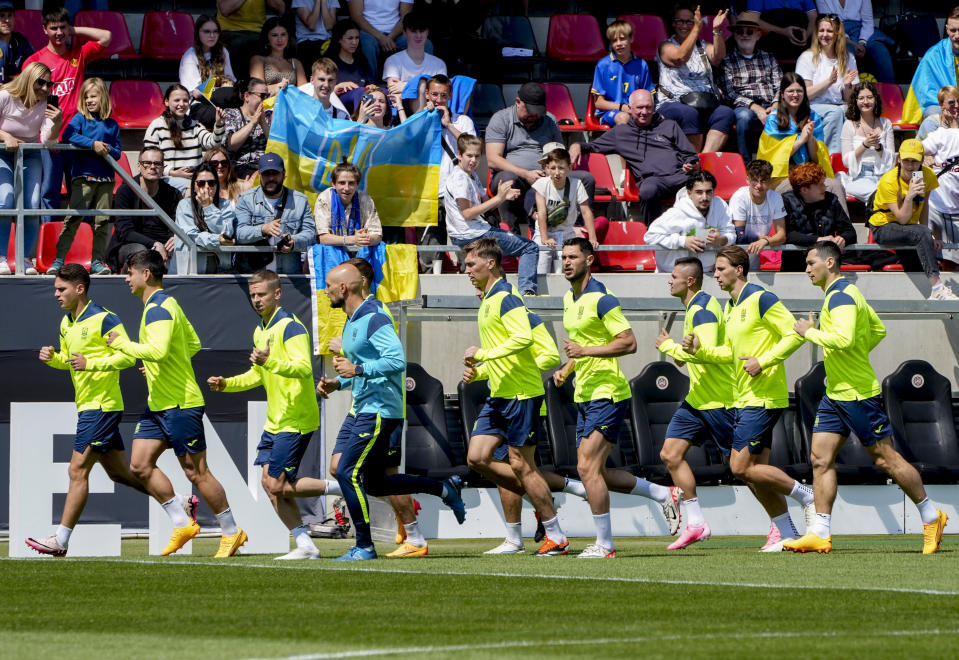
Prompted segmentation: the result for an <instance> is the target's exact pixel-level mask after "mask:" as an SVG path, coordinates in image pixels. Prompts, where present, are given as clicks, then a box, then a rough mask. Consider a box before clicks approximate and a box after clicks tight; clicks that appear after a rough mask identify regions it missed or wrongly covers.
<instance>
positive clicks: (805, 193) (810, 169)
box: [782, 163, 856, 272]
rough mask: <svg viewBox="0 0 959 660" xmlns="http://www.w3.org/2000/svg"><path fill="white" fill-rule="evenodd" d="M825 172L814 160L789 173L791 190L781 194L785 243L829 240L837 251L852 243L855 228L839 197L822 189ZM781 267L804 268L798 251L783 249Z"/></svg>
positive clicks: (804, 259) (804, 261)
mask: <svg viewBox="0 0 959 660" xmlns="http://www.w3.org/2000/svg"><path fill="white" fill-rule="evenodd" d="M826 181H827V179H826V171H825V170H824V169H823V168H822V167H820V166H819V165H817V164H816V163H803V164H802V165H800V166H798V167H796V168H793V170H792V171H791V172H790V173H789V184H790V185H791V186H792V190H790V191H789V192H787V193H786V194H784V195H783V204H785V206H786V242H787V243H789V244H790V245H801V246H804V247H810V246H812V245H815V244H816V241H832V242H833V243H835V244H836V245H837V246H838V247H839V249H840V250H845V249H846V247H848V246H850V245H853V244H855V242H856V229H855V228H854V227H853V226H852V223H851V222H850V221H849V214H848V213H846V210H845V209H844V208H843V207H842V204H840V203H839V198H838V197H837V196H836V195H834V194H833V193H831V192H829V191H828V190H826ZM782 255H783V261H782V270H783V271H784V272H798V271H803V270H805V269H806V254H805V252H802V251H796V252H793V251H788V252H783V253H782Z"/></svg>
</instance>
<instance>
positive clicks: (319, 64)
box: [310, 57, 340, 76]
mask: <svg viewBox="0 0 959 660" xmlns="http://www.w3.org/2000/svg"><path fill="white" fill-rule="evenodd" d="M317 71H322V72H323V73H328V74H330V75H331V76H335V75H337V74H338V73H339V71H340V67H338V66H336V62H334V61H333V60H331V59H330V58H328V57H321V58H320V59H318V60H317V61H315V62H313V68H312V69H311V70H310V75H311V76H312V75H313V74H314V73H316V72H317Z"/></svg>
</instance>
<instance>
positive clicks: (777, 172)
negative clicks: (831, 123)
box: [756, 110, 835, 178]
mask: <svg viewBox="0 0 959 660" xmlns="http://www.w3.org/2000/svg"><path fill="white" fill-rule="evenodd" d="M776 112H777V111H776V110H773V111H772V112H771V113H770V114H769V117H767V118H766V125H765V126H764V127H763V132H762V135H760V136H759V151H758V152H757V153H756V158H757V159H761V160H765V161H769V162H770V163H771V164H772V166H773V177H774V178H779V177H788V176H789V165H790V162H792V164H794V165H798V164H800V163H805V162H807V161H809V150H808V149H806V147H805V145H804V146H802V147H800V148H799V149H798V150H797V151H796V153H795V154H794V153H792V149H793V145H794V144H795V143H796V138H797V137H799V134H798V131H797V130H796V124H795V123H794V122H793V121H792V120H790V122H789V128H787V129H786V130H781V129H780V128H779V124H778V122H777V119H776V117H777V114H776ZM810 119H811V120H812V121H813V137H814V138H815V140H816V144H817V146H818V148H817V149H816V162H817V163H818V164H819V166H820V167H822V168H823V169H824V170H825V171H826V176H828V177H829V178H833V177H834V176H835V173H834V172H833V171H832V163H830V162H829V149H828V148H827V147H826V145H825V143H824V142H823V140H825V136H824V135H823V130H822V119H821V118H820V117H819V115H817V114H816V113H815V112H813V113H811V114H810Z"/></svg>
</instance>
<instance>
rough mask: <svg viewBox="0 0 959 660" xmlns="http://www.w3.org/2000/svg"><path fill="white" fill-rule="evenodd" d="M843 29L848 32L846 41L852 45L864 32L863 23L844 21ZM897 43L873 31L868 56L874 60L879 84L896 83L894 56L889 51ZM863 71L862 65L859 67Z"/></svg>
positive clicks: (868, 42)
mask: <svg viewBox="0 0 959 660" xmlns="http://www.w3.org/2000/svg"><path fill="white" fill-rule="evenodd" d="M843 27H844V28H845V30H846V40H847V42H848V43H849V44H850V45H853V44H855V43H857V42H858V41H859V33H860V32H861V31H862V21H843ZM895 45H896V42H895V41H893V40H892V37H890V36H889V35H887V34H885V33H884V32H881V31H879V30H873V33H872V35H871V36H870V37H869V41H867V42H866V54H867V55H868V56H869V59H871V60H872V64H873V66H874V67H875V68H876V80H878V81H879V82H889V83H891V82H896V73H895V71H894V70H893V66H892V55H890V54H889V49H890V48H892V47H894V46H895ZM859 68H860V69H862V65H861V64H860V65H859Z"/></svg>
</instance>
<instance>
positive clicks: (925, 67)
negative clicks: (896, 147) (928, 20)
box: [902, 39, 956, 125]
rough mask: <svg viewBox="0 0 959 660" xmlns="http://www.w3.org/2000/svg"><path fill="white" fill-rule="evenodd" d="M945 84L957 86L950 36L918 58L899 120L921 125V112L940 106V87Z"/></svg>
mask: <svg viewBox="0 0 959 660" xmlns="http://www.w3.org/2000/svg"><path fill="white" fill-rule="evenodd" d="M946 85H953V86H955V85H956V67H955V60H954V55H953V53H952V42H951V41H950V40H949V39H943V40H942V41H940V42H939V43H937V44H936V45H935V46H933V47H932V48H930V49H929V50H928V51H926V54H925V55H923V57H922V60H920V61H919V66H918V67H917V68H916V74H915V75H914V76H913V77H912V83H911V84H910V85H909V91H908V92H906V102H905V103H904V104H903V106H902V123H903V124H916V125H918V124H921V123H922V111H923V110H924V109H925V108H928V107H930V106H938V105H939V98H938V95H939V90H940V89H941V88H943V87H945V86H946Z"/></svg>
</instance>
